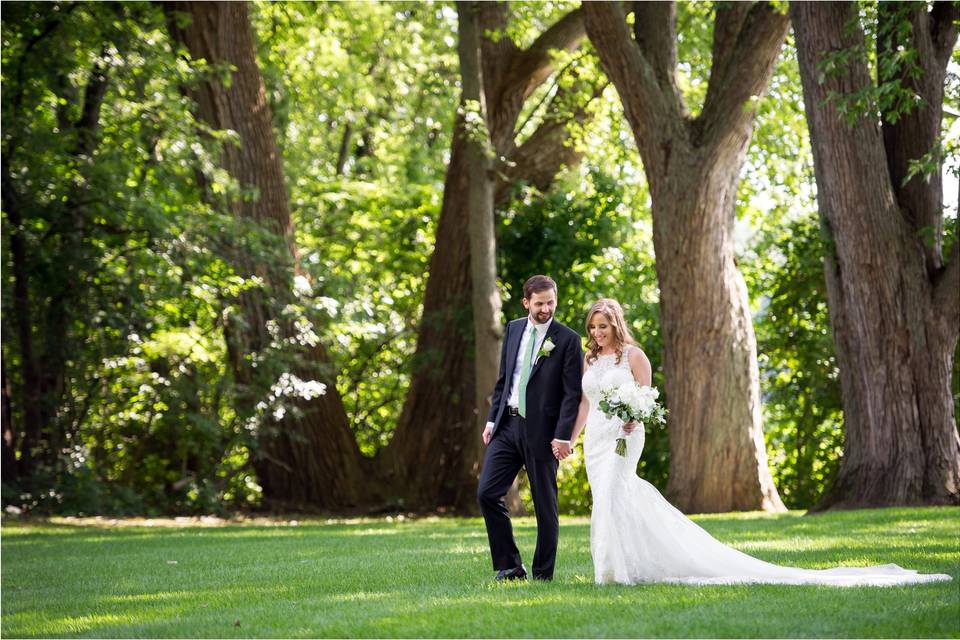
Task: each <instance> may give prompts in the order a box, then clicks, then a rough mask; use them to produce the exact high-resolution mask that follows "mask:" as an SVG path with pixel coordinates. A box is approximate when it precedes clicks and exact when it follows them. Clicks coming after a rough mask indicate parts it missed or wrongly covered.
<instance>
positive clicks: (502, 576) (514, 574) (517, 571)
mask: <svg viewBox="0 0 960 640" xmlns="http://www.w3.org/2000/svg"><path fill="white" fill-rule="evenodd" d="M526 579H527V570H526V569H524V568H523V565H520V566H519V567H514V568H513V569H500V571H499V572H497V577H496V578H494V580H496V581H498V582H499V581H501V580H526Z"/></svg>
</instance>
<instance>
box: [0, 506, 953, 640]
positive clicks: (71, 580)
mask: <svg viewBox="0 0 960 640" xmlns="http://www.w3.org/2000/svg"><path fill="white" fill-rule="evenodd" d="M695 519H696V520H697V521H698V522H699V523H700V524H701V525H702V526H704V527H705V528H706V529H708V530H709V531H710V532H711V533H712V534H713V535H715V536H716V537H718V538H719V539H721V540H723V541H724V542H727V543H729V544H732V545H733V546H735V547H737V548H738V549H740V550H742V551H746V552H747V553H750V554H753V555H756V556H758V557H761V558H763V559H765V560H769V561H772V562H777V563H781V564H790V565H796V566H803V567H810V568H824V567H831V566H835V565H848V566H854V565H869V564H883V563H888V562H894V563H897V564H899V565H901V566H905V567H910V568H914V569H919V570H921V571H923V572H925V573H931V572H936V573H949V574H951V575H953V576H954V581H952V582H948V583H938V584H927V585H916V586H909V587H888V588H868V587H857V588H831V587H812V586H802V587H801V586H736V587H730V586H723V587H719V586H711V587H693V586H668V585H644V586H635V587H618V586H614V587H611V586H604V587H599V586H597V585H595V584H593V569H592V565H591V562H590V538H589V536H590V525H589V520H588V519H585V518H564V519H563V521H562V523H561V533H560V553H559V557H558V559H557V574H556V580H555V581H554V582H552V583H533V582H529V583H512V584H495V583H493V582H492V577H493V572H492V571H491V569H490V560H489V553H488V551H487V541H486V534H485V533H484V528H483V523H482V521H481V520H479V519H423V520H408V521H402V522H397V521H395V520H392V519H391V520H386V519H379V520H359V521H347V522H325V521H301V522H300V523H298V524H296V526H291V525H289V524H287V525H284V526H280V525H281V524H282V523H280V522H278V523H277V526H271V525H270V524H265V523H262V522H261V523H258V524H230V525H227V526H219V527H201V526H185V527H148V526H122V527H117V526H106V525H104V526H91V525H77V524H75V523H69V522H63V521H58V522H51V523H39V522H37V523H21V522H13V521H5V522H4V524H3V529H2V612H3V616H2V636H3V637H19V636H58V637H64V636H95V637H116V636H121V637H184V636H201V637H234V636H236V637H244V636H290V637H297V636H335V637H357V636H365V637H369V636H375V637H410V636H417V637H420V636H423V637H437V636H441V637H459V636H484V637H503V636H514V637H528V636H529V637H542V636H551V637H581V636H587V637H633V636H711V637H738V636H763V637H782V636H791V637H809V636H830V637H851V636H856V637H862V636H871V637H889V636H910V637H928V636H936V637H944V636H947V637H960V508H927V509H881V510H871V511H858V512H849V513H835V514H826V515H818V516H810V517H802V514H801V513H799V512H792V513H789V514H781V515H774V516H771V515H765V514H759V513H749V514H723V515H714V516H702V517H697V518H695ZM515 529H516V533H517V536H518V542H519V544H520V547H521V551H522V552H523V553H524V556H525V560H526V561H527V562H528V563H529V559H530V557H531V556H532V553H533V545H534V540H535V534H536V527H535V524H534V522H533V521H532V520H531V519H521V520H519V521H517V522H516V525H515ZM642 543H643V541H642V540H640V541H638V544H642ZM528 568H529V564H528Z"/></svg>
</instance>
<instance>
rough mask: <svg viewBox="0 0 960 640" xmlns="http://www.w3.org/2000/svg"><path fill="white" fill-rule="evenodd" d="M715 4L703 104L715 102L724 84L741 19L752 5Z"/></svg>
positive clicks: (738, 33)
mask: <svg viewBox="0 0 960 640" xmlns="http://www.w3.org/2000/svg"><path fill="white" fill-rule="evenodd" d="M715 6H716V11H717V17H716V19H715V21H714V24H713V45H712V55H711V65H710V83H709V84H708V85H707V97H706V99H705V100H704V104H705V105H706V104H712V103H714V102H716V101H717V99H718V96H719V94H720V92H721V91H722V90H723V88H724V86H725V85H726V80H727V76H728V75H729V74H730V66H731V65H730V62H731V60H732V59H733V55H734V52H735V51H736V48H737V42H738V39H739V36H740V30H741V29H742V28H743V21H744V19H745V18H746V17H747V14H748V13H749V12H750V8H751V7H752V6H753V5H752V4H751V3H750V2H718V3H716V4H715Z"/></svg>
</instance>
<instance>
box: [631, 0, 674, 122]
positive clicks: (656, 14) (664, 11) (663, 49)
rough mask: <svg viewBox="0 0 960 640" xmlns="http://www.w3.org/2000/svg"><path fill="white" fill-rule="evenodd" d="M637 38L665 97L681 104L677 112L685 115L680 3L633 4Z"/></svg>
mask: <svg viewBox="0 0 960 640" xmlns="http://www.w3.org/2000/svg"><path fill="white" fill-rule="evenodd" d="M633 14H634V18H635V20H634V36H635V38H636V41H637V46H638V47H639V48H640V52H641V53H642V54H643V57H644V58H646V59H647V61H648V62H649V63H650V66H651V67H653V71H654V73H655V74H656V76H657V83H658V84H659V85H660V90H661V91H663V94H664V95H665V96H672V97H673V99H674V100H676V102H677V111H679V112H683V110H684V106H683V94H681V93H680V87H679V86H678V85H677V4H676V2H674V1H673V0H670V1H668V2H667V1H664V2H644V1H643V0H640V1H638V2H634V3H633Z"/></svg>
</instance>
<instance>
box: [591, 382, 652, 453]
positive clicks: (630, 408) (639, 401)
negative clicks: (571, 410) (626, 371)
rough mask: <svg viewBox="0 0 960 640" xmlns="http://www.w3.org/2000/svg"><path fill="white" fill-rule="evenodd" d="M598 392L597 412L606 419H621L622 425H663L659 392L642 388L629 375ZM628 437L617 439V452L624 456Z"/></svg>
mask: <svg viewBox="0 0 960 640" xmlns="http://www.w3.org/2000/svg"><path fill="white" fill-rule="evenodd" d="M617 378H620V379H614V380H612V381H611V384H610V385H609V386H607V387H606V388H604V389H603V391H601V392H600V403H599V406H600V411H602V412H603V414H604V415H605V416H607V417H608V418H620V419H621V420H623V421H624V422H639V423H640V424H641V425H648V424H650V425H653V424H663V423H664V422H666V415H667V410H666V409H664V408H663V405H661V404H660V403H659V402H657V398H658V397H660V392H659V391H657V390H656V389H654V388H653V387H647V386H644V385H641V384H640V383H638V382H637V381H636V380H634V379H633V377H632V376H629V375H624V376H617ZM626 436H627V434H626V433H624V434H623V437H620V438H617V447H616V453H617V455H619V456H626V455H627V438H626Z"/></svg>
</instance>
